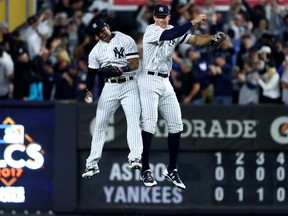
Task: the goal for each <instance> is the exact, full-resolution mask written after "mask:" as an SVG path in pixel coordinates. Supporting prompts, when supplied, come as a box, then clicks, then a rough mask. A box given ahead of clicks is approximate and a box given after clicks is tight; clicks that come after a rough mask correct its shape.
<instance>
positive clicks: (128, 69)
mask: <svg viewBox="0 0 288 216" xmlns="http://www.w3.org/2000/svg"><path fill="white" fill-rule="evenodd" d="M120 68H121V70H122V71H123V72H129V71H131V68H130V67H129V65H126V66H124V67H120Z"/></svg>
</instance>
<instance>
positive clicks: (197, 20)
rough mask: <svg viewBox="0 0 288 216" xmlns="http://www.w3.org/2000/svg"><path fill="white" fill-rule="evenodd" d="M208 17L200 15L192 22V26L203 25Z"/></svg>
mask: <svg viewBox="0 0 288 216" xmlns="http://www.w3.org/2000/svg"><path fill="white" fill-rule="evenodd" d="M206 20H207V16H206V14H199V15H197V16H196V17H195V18H194V19H193V20H191V22H192V24H193V25H195V24H197V23H201V22H202V21H206Z"/></svg>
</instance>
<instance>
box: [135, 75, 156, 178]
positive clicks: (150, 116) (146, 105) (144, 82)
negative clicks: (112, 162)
mask: <svg viewBox="0 0 288 216" xmlns="http://www.w3.org/2000/svg"><path fill="white" fill-rule="evenodd" d="M149 78H150V79H149ZM153 78H154V77H146V76H145V75H144V76H142V77H141V78H140V80H139V81H138V86H139V92H140V101H141V112H142V113H141V126H142V139H143V153H142V173H144V172H145V171H146V170H149V169H150V166H149V157H150V150H151V145H152V143H151V142H152V138H153V134H154V133H155V130H156V125H157V120H158V102H159V92H158V87H157V80H154V79H153ZM151 85H152V86H153V88H151Z"/></svg>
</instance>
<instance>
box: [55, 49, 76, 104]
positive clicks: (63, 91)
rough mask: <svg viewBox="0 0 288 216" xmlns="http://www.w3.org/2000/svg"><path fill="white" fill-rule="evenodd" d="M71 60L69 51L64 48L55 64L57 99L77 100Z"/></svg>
mask: <svg viewBox="0 0 288 216" xmlns="http://www.w3.org/2000/svg"><path fill="white" fill-rule="evenodd" d="M70 66H71V58H70V56H69V53H68V51H67V50H66V49H65V48H62V50H60V51H59V52H58V54H57V63H56V64H55V66H54V68H55V82H56V91H55V99H57V100H66V99H75V94H73V93H75V90H74V89H75V82H74V76H73V74H71V73H70Z"/></svg>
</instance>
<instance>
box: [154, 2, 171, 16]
mask: <svg viewBox="0 0 288 216" xmlns="http://www.w3.org/2000/svg"><path fill="white" fill-rule="evenodd" d="M153 14H154V16H156V17H166V16H168V15H169V14H170V10H169V8H168V6H167V5H165V4H158V5H155V7H154V13H153Z"/></svg>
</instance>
